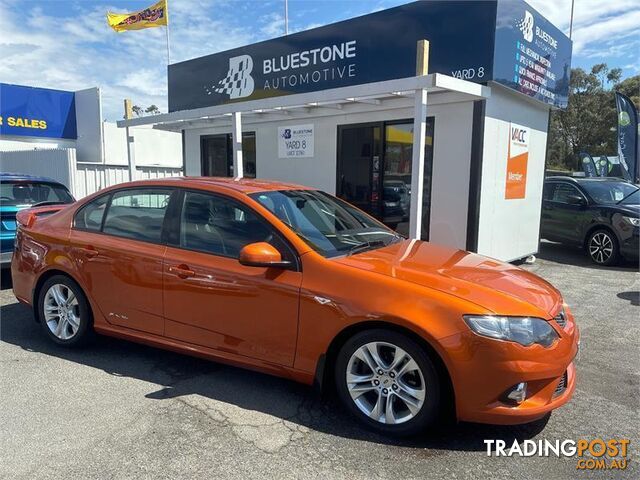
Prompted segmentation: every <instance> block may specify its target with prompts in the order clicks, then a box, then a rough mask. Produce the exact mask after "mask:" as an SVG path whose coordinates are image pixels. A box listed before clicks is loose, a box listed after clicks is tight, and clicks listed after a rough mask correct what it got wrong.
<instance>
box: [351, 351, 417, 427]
mask: <svg viewBox="0 0 640 480" xmlns="http://www.w3.org/2000/svg"><path fill="white" fill-rule="evenodd" d="M346 381H347V389H348V391H349V394H350V395H351V399H352V400H353V402H354V403H355V404H356V406H357V407H358V408H359V409H360V411H361V412H363V413H364V414H365V415H367V416H368V417H369V418H371V419H373V420H375V421H377V422H379V423H383V424H399V423H404V422H407V421H409V420H411V419H412V418H414V417H415V416H416V415H417V414H418V413H419V412H420V410H421V409H422V406H423V405H424V402H425V397H426V388H425V380H424V375H423V374H422V371H421V370H420V367H419V366H418V364H417V363H416V361H415V360H414V359H413V357H411V355H409V354H408V353H407V352H405V351H404V350H403V349H401V348H400V347H398V346H396V345H393V344H391V343H387V342H371V343H367V344H365V345H362V346H361V347H360V348H358V349H357V350H356V351H355V352H354V353H353V354H352V355H351V358H350V359H349V362H348V364H347V371H346Z"/></svg>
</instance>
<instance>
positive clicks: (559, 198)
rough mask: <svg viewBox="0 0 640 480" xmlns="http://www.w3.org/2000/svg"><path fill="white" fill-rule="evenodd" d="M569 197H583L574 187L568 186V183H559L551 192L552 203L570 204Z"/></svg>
mask: <svg viewBox="0 0 640 480" xmlns="http://www.w3.org/2000/svg"><path fill="white" fill-rule="evenodd" d="M571 195H580V196H581V197H582V196H583V195H582V194H581V193H580V191H579V190H578V189H577V188H576V187H574V186H573V185H569V184H568V183H559V184H558V186H557V187H556V189H555V191H554V192H553V201H554V202H560V203H570V202H569V197H570V196H571Z"/></svg>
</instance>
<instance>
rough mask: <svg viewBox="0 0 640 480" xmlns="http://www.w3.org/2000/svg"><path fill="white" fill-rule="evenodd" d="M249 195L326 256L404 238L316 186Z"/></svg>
mask: <svg viewBox="0 0 640 480" xmlns="http://www.w3.org/2000/svg"><path fill="white" fill-rule="evenodd" d="M250 196H251V198H253V199H254V200H256V201H257V202H259V203H260V204H261V205H262V206H263V207H265V208H267V209H268V210H269V211H270V212H271V213H273V214H274V215H275V216H276V217H278V218H279V219H280V220H281V221H282V222H284V223H285V224H286V225H287V226H288V227H289V228H290V229H291V230H293V231H294V232H295V233H296V234H297V235H298V236H299V237H300V238H301V239H302V240H304V241H305V242H306V243H307V244H308V245H309V246H310V247H311V248H313V249H314V250H315V251H317V252H318V253H320V254H321V255H323V256H325V257H335V256H338V255H344V254H349V253H356V252H361V251H364V250H370V249H374V248H380V247H384V246H386V245H390V244H391V243H395V242H397V241H400V240H401V239H402V237H401V236H400V235H398V234H397V233H395V232H394V231H393V230H390V229H389V228H387V227H386V226H384V225H383V224H382V223H380V222H378V221H377V220H375V219H373V218H372V217H370V216H369V215H367V214H365V213H364V212H362V211H360V210H358V209H357V208H355V207H353V206H351V205H349V204H348V203H346V202H343V201H342V200H339V199H337V198H335V197H333V196H331V195H328V194H326V193H324V192H320V191H317V190H279V191H268V192H259V193H254V194H251V195H250Z"/></svg>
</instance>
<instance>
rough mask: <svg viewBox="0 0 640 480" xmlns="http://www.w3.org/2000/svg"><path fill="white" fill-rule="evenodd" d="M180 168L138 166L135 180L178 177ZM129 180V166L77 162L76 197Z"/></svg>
mask: <svg viewBox="0 0 640 480" xmlns="http://www.w3.org/2000/svg"><path fill="white" fill-rule="evenodd" d="M180 175H182V169H181V168H172V167H148V166H140V167H138V168H137V169H136V178H135V180H143V179H147V178H165V177H179V176H180ZM128 181H129V167H126V166H123V165H102V164H96V163H78V164H77V168H76V180H75V185H76V190H75V196H76V198H82V197H86V196H87V195H90V194H92V193H94V192H97V191H98V190H100V189H101V188H105V187H109V186H111V185H117V184H118V183H123V182H128Z"/></svg>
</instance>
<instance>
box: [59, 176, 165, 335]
mask: <svg viewBox="0 0 640 480" xmlns="http://www.w3.org/2000/svg"><path fill="white" fill-rule="evenodd" d="M172 192H177V190H172V189H166V188H155V187H154V188H136V189H124V190H119V191H116V192H114V193H113V194H112V195H105V196H103V197H99V198H98V199H96V200H94V201H92V202H90V203H89V204H87V205H85V206H84V207H83V208H82V209H80V210H78V212H77V214H76V217H75V220H74V227H73V228H72V230H71V235H70V241H71V254H72V257H73V260H74V261H75V262H76V263H77V264H78V268H77V269H76V270H77V271H78V272H79V275H80V277H81V278H80V279H79V280H80V282H81V284H82V286H83V287H84V288H86V291H87V293H88V294H89V296H90V297H91V298H92V299H93V300H94V302H95V303H96V304H97V306H98V308H99V309H100V311H101V312H102V314H103V315H104V317H105V318H106V319H107V321H108V322H109V323H111V324H113V325H117V326H121V327H126V328H130V329H133V330H137V331H141V332H147V333H153V334H156V335H162V334H163V333H164V317H163V312H162V260H163V257H164V252H165V249H166V246H165V245H164V244H163V239H162V231H163V223H164V220H165V213H166V211H167V208H168V205H169V201H170V198H171V194H172Z"/></svg>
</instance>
